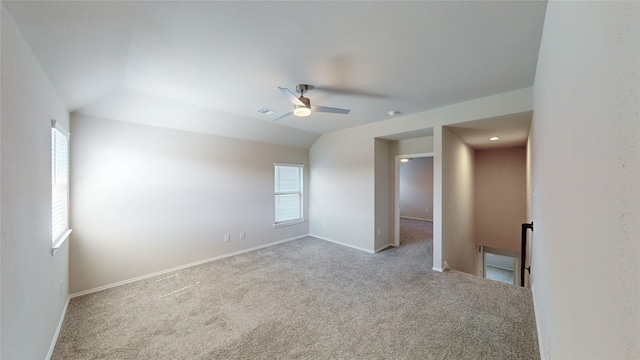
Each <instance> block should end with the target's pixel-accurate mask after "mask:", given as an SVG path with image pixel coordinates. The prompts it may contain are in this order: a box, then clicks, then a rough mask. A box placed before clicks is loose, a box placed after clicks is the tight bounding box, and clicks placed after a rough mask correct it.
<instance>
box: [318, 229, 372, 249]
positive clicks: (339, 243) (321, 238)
mask: <svg viewBox="0 0 640 360" xmlns="http://www.w3.org/2000/svg"><path fill="white" fill-rule="evenodd" d="M309 236H312V237H314V238H317V239H320V240H324V241H328V242H332V243H334V244H338V245H342V246H346V247H350V248H352V249H356V250H360V251H365V252H368V253H369V254H374V253H375V252H374V251H371V250H368V249H364V248H361V247H358V246H353V245H350V244H345V243H342V242H340V241H336V240H332V239H328V238H325V237H322V236H318V235H313V234H309Z"/></svg>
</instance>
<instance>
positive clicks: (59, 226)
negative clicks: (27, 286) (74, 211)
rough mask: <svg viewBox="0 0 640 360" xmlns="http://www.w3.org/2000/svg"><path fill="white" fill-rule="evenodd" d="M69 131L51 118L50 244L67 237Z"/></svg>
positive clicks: (59, 243)
mask: <svg viewBox="0 0 640 360" xmlns="http://www.w3.org/2000/svg"><path fill="white" fill-rule="evenodd" d="M70 233H71V230H69V133H68V132H67V131H66V130H64V129H63V128H61V127H60V126H59V125H57V124H56V121H55V120H51V245H52V252H53V253H55V252H56V251H57V250H58V248H59V247H60V246H61V245H62V243H63V242H64V241H65V240H66V239H67V237H69V234H70Z"/></svg>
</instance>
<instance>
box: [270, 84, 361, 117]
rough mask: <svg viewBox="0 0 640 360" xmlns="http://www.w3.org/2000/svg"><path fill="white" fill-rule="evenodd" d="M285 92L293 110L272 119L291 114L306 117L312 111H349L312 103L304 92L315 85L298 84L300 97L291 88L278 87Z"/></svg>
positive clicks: (340, 112) (335, 112) (297, 88)
mask: <svg viewBox="0 0 640 360" xmlns="http://www.w3.org/2000/svg"><path fill="white" fill-rule="evenodd" d="M278 89H280V91H282V93H283V94H285V95H287V97H288V98H289V100H291V102H292V103H293V110H292V111H289V112H288V113H286V114H282V115H280V116H278V117H277V118H275V119H273V120H272V121H278V120H280V119H282V118H285V117H287V116H289V115H291V114H293V115H295V116H299V117H305V116H309V115H311V112H312V111H314V112H326V113H334V114H348V113H349V111H351V110H347V109H340V108H333V107H327V106H318V105H311V100H309V98H306V97H304V93H305V92H306V91H309V90H311V89H313V86H311V85H307V84H300V85H298V86H296V92H297V93H299V94H300V97H296V95H294V94H293V93H292V92H291V91H290V90H289V89H287V88H283V87H278Z"/></svg>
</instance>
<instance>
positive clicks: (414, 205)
mask: <svg viewBox="0 0 640 360" xmlns="http://www.w3.org/2000/svg"><path fill="white" fill-rule="evenodd" d="M400 216H401V217H409V218H414V219H423V220H433V157H432V156H431V157H422V158H413V159H411V160H409V161H408V162H406V163H400Z"/></svg>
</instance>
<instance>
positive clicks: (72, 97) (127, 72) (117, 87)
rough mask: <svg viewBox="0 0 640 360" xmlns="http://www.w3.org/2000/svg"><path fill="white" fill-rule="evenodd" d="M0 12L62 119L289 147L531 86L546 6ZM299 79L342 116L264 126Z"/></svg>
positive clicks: (44, 7)
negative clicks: (53, 94) (393, 115)
mask: <svg viewBox="0 0 640 360" xmlns="http://www.w3.org/2000/svg"><path fill="white" fill-rule="evenodd" d="M3 3H4V4H6V6H7V8H8V9H9V11H10V13H11V15H12V16H13V18H14V19H15V20H16V23H17V24H18V26H19V27H20V29H21V31H22V32H23V35H24V37H25V39H26V40H27V42H28V43H29V45H30V47H31V49H32V51H33V52H34V54H35V55H36V57H37V58H38V60H39V62H40V64H41V66H42V67H43V69H44V71H45V72H46V73H47V74H48V76H49V78H50V80H51V82H52V83H53V85H54V87H55V88H56V90H57V91H58V93H59V95H60V97H61V99H62V101H63V102H64V103H65V104H66V105H67V107H68V108H69V110H70V111H72V112H73V111H75V112H78V113H83V114H87V115H92V116H97V117H104V118H112V119H117V120H124V121H133V122H141V123H147V124H152V125H158V126H166V127H172V128H179V129H184V130H189V131H200V132H208V133H218V134H220V135H226V136H238V137H244V138H255V139H256V140H260V139H261V137H262V138H264V139H263V140H265V141H270V142H279V143H283V144H287V145H294V146H298V145H299V146H306V144H307V143H308V142H309V141H313V140H314V139H315V138H317V136H318V135H319V134H322V133H326V132H330V131H335V130H339V129H344V128H348V127H353V126H357V125H361V124H365V123H370V122H375V121H380V120H386V119H389V117H390V116H389V111H392V110H396V111H399V112H401V114H405V115H408V114H414V113H418V112H422V111H426V110H430V109H434V108H438V107H442V106H446V105H450V104H454V103H458V102H463V101H467V100H471V99H476V98H481V97H485V96H490V95H494V94H498V93H503V92H507V91H511V90H516V89H521V88H525V87H530V86H532V85H533V79H534V75H535V69H536V62H537V55H538V48H539V44H540V37H541V34H542V25H543V21H544V13H545V7H546V2H540V1H492V2H484V1H471V2H466V1H465V2H458V1H451V2H445V1H442V2H440V1H438V2H432V1H414V2H400V1H382V2H368V1H366V2H365V1H353V2H334V1H331V2H325V1H317V2H316V1H300V2H271V1H246V2H244V1H228V2H225V1H215V2H214V1H211V2H207V1H203V2H184V1H176V2H164V1H162V2H161V1H140V2H134V1H130V2H114V1H43V2H40V1H4V2H3ZM301 83H304V84H311V85H313V86H315V89H314V90H312V91H310V92H309V93H308V94H306V95H307V96H308V97H309V98H310V99H311V101H312V104H316V105H324V106H330V107H339V108H347V109H351V113H350V114H348V115H339V114H325V113H314V114H312V115H311V116H310V117H307V118H297V117H294V116H289V117H286V118H284V119H282V120H280V121H278V122H272V119H274V118H275V117H277V116H278V115H281V114H283V113H286V112H288V111H291V109H292V104H291V103H290V102H289V100H288V99H287V98H286V97H285V96H284V95H283V94H282V93H281V92H280V91H279V90H278V86H282V87H286V88H289V89H290V90H292V91H294V92H295V87H296V85H297V84H301ZM259 108H267V109H270V110H273V111H274V112H275V113H274V114H271V115H265V114H262V113H258V112H256V110H257V109H259ZM242 134H245V135H244V136H243V135H242ZM247 134H249V135H247ZM251 134H253V135H251ZM291 139H298V140H295V141H294V140H291Z"/></svg>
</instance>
